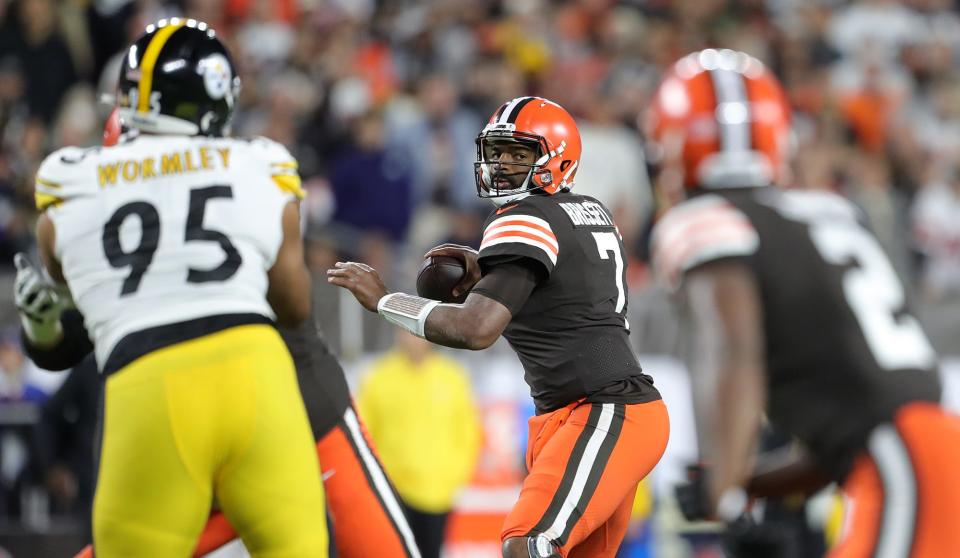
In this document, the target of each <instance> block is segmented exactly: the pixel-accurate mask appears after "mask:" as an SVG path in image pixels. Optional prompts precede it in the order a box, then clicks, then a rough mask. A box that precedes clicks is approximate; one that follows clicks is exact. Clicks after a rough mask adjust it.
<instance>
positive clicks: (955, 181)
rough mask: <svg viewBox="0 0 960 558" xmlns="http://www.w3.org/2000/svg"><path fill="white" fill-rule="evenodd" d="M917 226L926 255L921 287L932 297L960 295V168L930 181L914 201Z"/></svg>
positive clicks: (917, 236)
mask: <svg viewBox="0 0 960 558" xmlns="http://www.w3.org/2000/svg"><path fill="white" fill-rule="evenodd" d="M913 230H914V235H915V238H916V242H917V250H918V251H919V252H920V254H921V255H922V257H923V262H922V264H921V269H920V287H921V291H922V292H923V294H924V295H925V296H926V297H927V298H928V299H929V300H931V301H934V302H937V301H942V300H944V299H946V298H956V297H958V296H960V171H958V168H957V167H956V166H953V167H952V168H951V170H950V172H949V173H948V177H947V179H946V180H939V181H936V182H933V183H931V184H928V185H926V186H925V187H924V188H923V189H922V190H921V191H920V193H919V194H918V195H917V198H916V200H915V201H914V205H913Z"/></svg>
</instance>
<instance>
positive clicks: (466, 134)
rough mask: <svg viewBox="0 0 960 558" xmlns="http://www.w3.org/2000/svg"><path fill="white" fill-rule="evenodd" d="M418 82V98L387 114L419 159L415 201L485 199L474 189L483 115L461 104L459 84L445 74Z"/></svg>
mask: <svg viewBox="0 0 960 558" xmlns="http://www.w3.org/2000/svg"><path fill="white" fill-rule="evenodd" d="M416 87H417V91H416V92H417V96H416V97H415V98H406V99H405V98H401V99H399V100H397V101H394V102H393V103H392V104H391V106H390V108H389V111H388V113H387V117H388V120H387V122H388V125H389V126H390V128H391V130H390V132H391V135H392V136H394V137H395V138H396V140H399V141H398V143H401V142H402V143H401V145H402V147H403V148H404V149H405V150H406V151H407V152H408V154H409V157H410V158H411V161H412V162H413V168H412V171H413V173H414V177H415V183H414V196H415V200H416V202H417V204H418V205H420V204H425V203H433V204H437V205H442V206H453V207H456V208H461V209H468V208H475V207H477V206H478V205H480V204H482V203H483V200H480V199H479V198H478V197H477V194H476V190H475V189H474V188H473V183H474V179H473V172H474V171H473V162H474V160H476V156H477V148H476V144H475V142H474V140H475V138H476V137H477V134H478V133H479V132H480V129H481V128H482V127H483V123H482V121H481V118H480V117H479V116H478V115H476V114H474V113H473V112H472V111H470V110H469V109H467V108H465V107H463V106H462V105H461V104H460V98H459V92H458V91H457V87H456V84H454V83H453V82H452V81H451V80H450V78H449V77H447V76H446V75H444V74H440V73H433V74H429V75H427V76H425V77H423V78H422V79H420V80H419V82H418V83H417V84H416ZM486 116H487V115H484V117H486ZM411 138H416V141H410V139H411ZM484 207H486V204H484Z"/></svg>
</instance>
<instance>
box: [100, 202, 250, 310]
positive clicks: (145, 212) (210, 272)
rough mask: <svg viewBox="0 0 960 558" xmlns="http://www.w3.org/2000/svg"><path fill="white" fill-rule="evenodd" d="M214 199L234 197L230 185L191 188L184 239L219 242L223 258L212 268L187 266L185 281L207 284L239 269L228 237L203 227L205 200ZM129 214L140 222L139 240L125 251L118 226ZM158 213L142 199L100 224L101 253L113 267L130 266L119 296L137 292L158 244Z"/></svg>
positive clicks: (236, 252)
mask: <svg viewBox="0 0 960 558" xmlns="http://www.w3.org/2000/svg"><path fill="white" fill-rule="evenodd" d="M217 198H226V199H232V198H233V190H232V188H231V187H230V186H226V185H216V186H208V187H205V188H195V189H193V190H190V206H189V208H188V213H187V226H186V230H185V231H184V242H216V243H218V244H219V245H220V248H221V250H223V253H224V255H225V258H224V260H223V261H222V262H220V265H218V266H217V267H215V268H213V269H195V268H192V267H191V268H188V270H187V282H188V283H207V282H210V281H226V280H227V279H229V278H231V277H233V275H234V274H235V273H236V272H237V270H238V269H240V264H242V263H243V258H242V257H241V256H240V252H239V251H238V250H237V248H236V246H234V245H233V243H232V242H231V241H230V238H229V237H228V236H227V235H225V234H223V233H222V232H220V231H216V230H212V229H205V228H203V215H204V213H205V212H206V210H207V203H208V202H209V201H210V200H213V199H217ZM132 216H136V217H137V218H138V219H139V221H140V243H139V244H138V245H137V246H136V247H135V248H133V249H132V250H130V251H129V252H128V251H124V249H123V246H122V244H121V242H120V228H121V227H122V226H123V224H124V222H126V220H127V219H128V218H130V217H132ZM160 226H161V225H160V214H159V212H158V211H157V208H156V207H154V206H153V205H152V204H150V203H148V202H145V201H135V202H130V203H127V204H124V205H122V206H120V207H119V208H118V209H117V210H116V211H115V212H114V213H113V215H112V216H111V217H110V219H108V220H107V224H106V225H104V227H103V253H104V255H105V256H106V257H107V261H108V262H110V265H112V266H113V267H115V268H118V269H119V268H125V267H129V268H130V274H129V275H127V277H126V278H125V279H124V280H123V286H122V287H121V289H120V296H127V295H130V294H133V293H135V292H137V289H139V288H140V283H141V281H143V276H144V274H146V272H147V269H148V268H149V267H150V264H151V263H152V262H153V256H154V254H155V253H156V252H157V248H158V247H159V244H160Z"/></svg>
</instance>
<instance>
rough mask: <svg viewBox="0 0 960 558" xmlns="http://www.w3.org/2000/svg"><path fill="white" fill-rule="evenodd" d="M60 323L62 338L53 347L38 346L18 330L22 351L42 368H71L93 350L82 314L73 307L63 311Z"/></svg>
mask: <svg viewBox="0 0 960 558" xmlns="http://www.w3.org/2000/svg"><path fill="white" fill-rule="evenodd" d="M60 325H61V326H62V327H63V339H61V340H60V343H58V344H57V345H56V346H54V347H50V348H40V347H37V346H35V345H33V344H32V343H30V340H29V339H27V335H26V333H25V332H24V331H23V330H22V328H21V331H20V340H21V341H22V344H23V351H24V352H25V353H26V354H27V356H28V357H30V360H32V361H33V362H34V363H35V364H36V365H37V366H39V367H40V368H43V369H44V370H67V369H68V368H73V367H74V366H76V365H77V364H79V363H80V361H81V360H83V357H85V356H87V355H88V354H90V353H91V352H92V351H93V343H91V342H90V337H89V336H88V335H87V328H86V327H85V326H84V324H83V315H82V314H80V312H79V311H78V310H75V309H73V308H70V309H67V310H64V311H63V314H61V315H60Z"/></svg>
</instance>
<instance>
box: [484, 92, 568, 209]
mask: <svg viewBox="0 0 960 558" xmlns="http://www.w3.org/2000/svg"><path fill="white" fill-rule="evenodd" d="M505 143H515V144H520V145H523V146H525V147H528V148H530V149H531V150H532V152H533V156H532V157H531V160H530V161H528V162H519V163H518V162H511V163H510V165H509V166H511V167H513V168H514V169H517V168H519V169H521V172H513V173H510V175H509V178H511V180H509V181H507V180H502V179H500V180H498V174H502V173H503V172H504V171H503V170H502V168H501V165H500V162H499V161H498V159H497V158H496V157H495V155H494V154H495V153H497V152H498V148H497V146H498V145H503V144H505ZM581 151H582V148H581V144H580V131H579V130H578V129H577V124H576V122H574V120H573V117H572V116H570V113H568V112H567V111H566V110H564V108H563V107H561V106H560V105H558V104H556V103H554V102H553V101H549V100H547V99H543V98H541V97H518V98H516V99H513V100H511V101H508V102H506V103H504V104H503V105H502V106H501V107H500V108H499V109H498V110H497V111H496V112H495V113H494V114H493V116H492V117H490V121H489V122H488V123H487V125H486V126H485V127H484V128H483V131H481V132H480V134H479V135H477V160H476V162H475V163H474V170H475V173H476V182H477V195H478V196H480V197H481V198H493V200H494V203H497V204H504V203H508V202H511V201H515V200H517V199H520V198H522V197H526V196H528V195H530V194H531V193H544V194H551V195H552V194H555V193H557V192H560V191H564V190H569V189H570V188H571V187H572V186H573V178H574V176H576V174H577V169H578V168H579V166H580V153H581Z"/></svg>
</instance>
